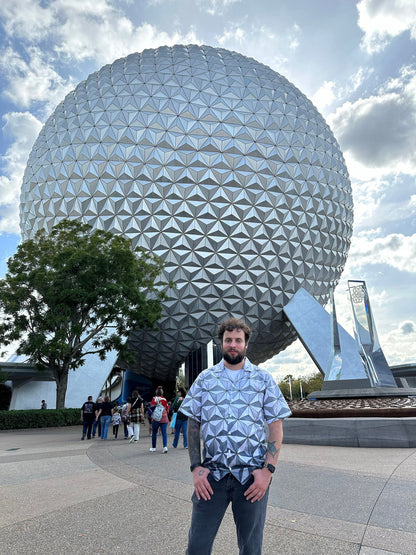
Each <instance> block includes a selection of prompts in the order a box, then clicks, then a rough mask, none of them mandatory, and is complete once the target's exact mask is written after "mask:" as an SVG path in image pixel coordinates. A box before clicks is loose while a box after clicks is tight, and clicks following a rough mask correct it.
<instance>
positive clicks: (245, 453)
mask: <svg viewBox="0 0 416 555" xmlns="http://www.w3.org/2000/svg"><path fill="white" fill-rule="evenodd" d="M250 337H251V329H250V328H249V327H248V326H247V324H246V323H245V322H243V321H242V320H237V319H236V318H230V319H228V320H226V321H225V322H223V323H222V324H221V325H220V327H219V330H218V338H219V340H220V343H221V347H222V355H223V358H222V360H221V361H220V362H219V364H216V365H215V366H213V367H212V368H208V369H207V370H204V371H203V372H201V374H199V376H198V377H197V378H196V380H195V382H194V383H193V384H192V386H191V388H190V390H189V392H188V394H187V396H186V398H185V400H184V401H183V402H182V404H181V407H180V409H179V410H180V411H181V412H183V414H185V415H186V416H188V418H189V420H188V446H189V458H190V462H191V467H190V469H191V472H192V479H193V483H194V493H193V495H192V505H193V510H192V520H191V526H190V530H189V536H188V549H187V552H186V553H187V555H209V554H210V553H211V550H212V544H213V542H214V539H215V536H216V534H217V531H218V528H219V526H220V524H221V521H222V519H223V516H224V513H225V511H226V509H227V507H228V505H229V504H230V503H231V507H232V511H233V516H234V522H235V525H236V529H237V539H238V547H239V553H240V555H260V554H261V553H262V544H263V529H264V522H265V519H266V509H267V499H268V494H269V486H270V482H271V479H272V475H273V472H274V471H275V464H276V462H277V458H278V456H279V452H280V446H281V443H282V440H283V426H282V419H284V418H287V417H288V416H290V414H291V412H290V409H289V407H288V405H287V403H286V401H285V400H284V397H283V395H282V393H281V391H280V389H279V387H278V386H277V384H276V383H275V381H274V379H273V377H272V376H271V374H269V373H268V372H266V371H264V370H261V369H260V368H258V367H257V366H254V365H253V364H251V363H250V361H249V360H248V359H247V358H246V351H247V347H248V343H249V340H250ZM265 421H266V422H267V425H268V428H269V437H268V441H267V443H266V434H265V426H264V422H265ZM201 437H202V441H203V445H204V450H203V453H204V460H202V459H201Z"/></svg>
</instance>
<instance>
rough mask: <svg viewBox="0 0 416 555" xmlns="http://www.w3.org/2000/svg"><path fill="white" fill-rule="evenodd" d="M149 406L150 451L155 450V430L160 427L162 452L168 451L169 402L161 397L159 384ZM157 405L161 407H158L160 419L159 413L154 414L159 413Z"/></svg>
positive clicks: (161, 391) (161, 390)
mask: <svg viewBox="0 0 416 555" xmlns="http://www.w3.org/2000/svg"><path fill="white" fill-rule="evenodd" d="M150 407H151V408H153V414H152V446H151V448H150V451H156V441H157V432H158V430H159V428H160V431H161V432H162V440H163V452H164V453H167V452H168V434H167V429H168V423H169V418H168V411H169V403H168V402H167V401H166V399H165V398H164V397H163V388H162V387H161V386H159V387H158V388H157V389H156V395H155V397H153V399H152V401H151V403H150ZM158 407H162V409H160V412H161V416H160V419H159V415H158V416H157V417H156V414H157V413H159V408H158Z"/></svg>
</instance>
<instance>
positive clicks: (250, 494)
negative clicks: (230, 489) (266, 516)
mask: <svg viewBox="0 0 416 555" xmlns="http://www.w3.org/2000/svg"><path fill="white" fill-rule="evenodd" d="M252 474H253V478H254V482H253V483H252V484H251V486H250V487H249V488H248V489H247V490H246V491H245V492H244V495H245V497H246V499H247V501H251V502H252V503H254V502H255V501H260V499H262V498H263V497H264V494H265V493H266V491H267V488H268V487H269V484H270V481H271V479H272V475H271V472H270V471H269V470H267V468H256V470H253V472H252Z"/></svg>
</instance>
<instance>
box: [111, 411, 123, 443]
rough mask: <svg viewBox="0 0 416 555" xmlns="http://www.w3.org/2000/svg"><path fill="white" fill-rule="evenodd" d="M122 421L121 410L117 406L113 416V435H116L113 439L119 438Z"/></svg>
mask: <svg viewBox="0 0 416 555" xmlns="http://www.w3.org/2000/svg"><path fill="white" fill-rule="evenodd" d="M120 422H121V415H120V411H119V410H118V409H117V408H115V409H114V411H113V416H112V417H111V423H112V425H113V436H114V437H113V439H117V435H118V428H119V426H120Z"/></svg>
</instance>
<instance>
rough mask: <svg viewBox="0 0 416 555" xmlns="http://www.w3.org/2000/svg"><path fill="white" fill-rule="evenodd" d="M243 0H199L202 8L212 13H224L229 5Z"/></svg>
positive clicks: (198, 3)
mask: <svg viewBox="0 0 416 555" xmlns="http://www.w3.org/2000/svg"><path fill="white" fill-rule="evenodd" d="M237 2H241V0H197V5H198V7H199V9H200V10H202V11H204V12H207V13H209V14H210V15H223V14H224V12H225V11H226V10H227V8H228V7H229V6H231V5H232V4H236V3H237Z"/></svg>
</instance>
